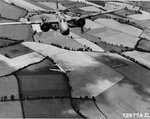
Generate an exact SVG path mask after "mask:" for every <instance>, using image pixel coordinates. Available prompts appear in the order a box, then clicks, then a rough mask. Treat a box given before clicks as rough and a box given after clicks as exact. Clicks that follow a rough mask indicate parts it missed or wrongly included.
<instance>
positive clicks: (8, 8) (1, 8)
mask: <svg viewBox="0 0 150 119" xmlns="http://www.w3.org/2000/svg"><path fill="white" fill-rule="evenodd" d="M0 13H1V16H2V17H6V18H11V19H15V20H19V18H20V17H23V16H25V15H26V11H25V10H23V9H21V8H19V7H16V6H13V5H10V4H8V3H6V2H4V1H3V0H1V1H0Z"/></svg>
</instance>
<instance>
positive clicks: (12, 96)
mask: <svg viewBox="0 0 150 119" xmlns="http://www.w3.org/2000/svg"><path fill="white" fill-rule="evenodd" d="M13 100H15V96H14V95H11V96H10V98H8V97H7V96H2V97H0V101H13Z"/></svg>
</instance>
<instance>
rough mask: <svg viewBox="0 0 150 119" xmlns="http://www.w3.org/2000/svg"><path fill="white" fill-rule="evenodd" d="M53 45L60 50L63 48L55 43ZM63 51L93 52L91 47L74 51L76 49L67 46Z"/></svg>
mask: <svg viewBox="0 0 150 119" xmlns="http://www.w3.org/2000/svg"><path fill="white" fill-rule="evenodd" d="M51 45H53V46H55V47H58V48H63V47H62V46H61V45H59V44H55V43H51ZM63 49H66V50H71V51H92V48H90V47H87V46H85V48H78V49H76V50H75V49H74V48H72V49H71V48H69V47H67V46H65V47H64V48H63Z"/></svg>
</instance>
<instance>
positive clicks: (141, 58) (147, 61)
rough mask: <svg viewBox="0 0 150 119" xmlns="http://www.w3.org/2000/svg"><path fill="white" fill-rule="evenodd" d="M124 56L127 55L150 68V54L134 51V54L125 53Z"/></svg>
mask: <svg viewBox="0 0 150 119" xmlns="http://www.w3.org/2000/svg"><path fill="white" fill-rule="evenodd" d="M123 54H125V55H126V56H129V57H132V58H134V59H135V60H136V61H138V62H139V63H141V64H143V65H145V66H147V67H149V68H150V54H149V53H144V52H138V51H132V52H125V53H123Z"/></svg>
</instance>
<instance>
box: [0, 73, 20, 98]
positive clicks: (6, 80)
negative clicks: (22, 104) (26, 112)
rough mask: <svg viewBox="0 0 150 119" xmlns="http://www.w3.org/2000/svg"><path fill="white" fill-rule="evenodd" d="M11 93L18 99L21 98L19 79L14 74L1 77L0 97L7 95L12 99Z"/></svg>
mask: <svg viewBox="0 0 150 119" xmlns="http://www.w3.org/2000/svg"><path fill="white" fill-rule="evenodd" d="M11 95H14V98H16V99H18V98H19V88H18V83H17V79H16V78H15V76H13V75H11V76H7V77H3V78H0V97H2V96H7V99H10V97H11Z"/></svg>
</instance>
